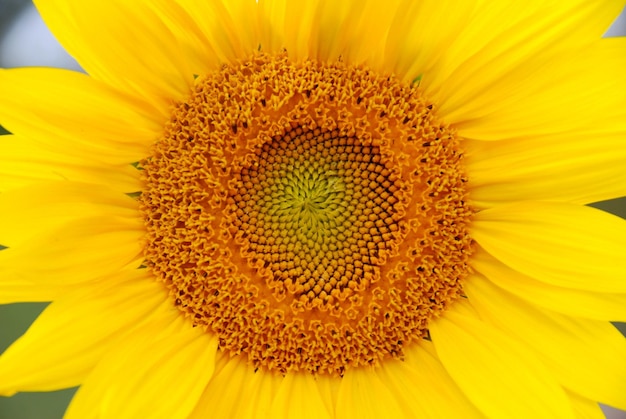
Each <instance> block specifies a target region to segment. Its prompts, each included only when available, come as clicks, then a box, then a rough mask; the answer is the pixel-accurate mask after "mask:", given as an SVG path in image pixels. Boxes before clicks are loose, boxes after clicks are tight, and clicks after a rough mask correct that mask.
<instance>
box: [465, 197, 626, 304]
mask: <svg viewBox="0 0 626 419" xmlns="http://www.w3.org/2000/svg"><path fill="white" fill-rule="evenodd" d="M471 228H472V232H471V234H472V237H474V239H476V241H477V242H478V244H480V245H481V246H482V247H483V248H484V249H485V250H487V251H488V252H489V253H490V254H491V255H492V256H494V257H495V258H497V259H498V260H500V261H501V262H503V263H505V264H506V265H508V266H510V267H511V268H513V269H515V270H516V271H518V272H521V273H523V274H525V275H528V276H531V277H532V278H534V279H536V280H539V281H542V282H546V283H548V284H551V285H556V286H562V287H567V288H576V289H583V290H589V291H596V292H615V293H626V281H624V280H623V278H624V276H625V275H626V257H624V254H626V221H624V220H623V219H621V218H619V217H616V216H614V215H611V214H608V213H605V212H602V211H600V210H597V209H594V208H590V207H583V206H577V205H571V204H565V203H551V202H520V203H515V204H511V205H502V206H498V207H495V208H491V209H488V210H485V211H481V212H479V213H478V214H476V216H475V220H474V223H473V224H472V227H471Z"/></svg>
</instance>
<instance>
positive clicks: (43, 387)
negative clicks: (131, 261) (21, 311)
mask: <svg viewBox="0 0 626 419" xmlns="http://www.w3.org/2000/svg"><path fill="white" fill-rule="evenodd" d="M153 281H154V280H153V279H152V278H151V275H150V273H148V272H146V270H145V269H134V270H127V271H122V272H119V273H116V274H115V275H113V276H112V277H110V278H102V279H101V280H100V281H99V282H94V283H90V284H87V285H85V286H83V287H81V288H79V289H77V290H76V291H74V292H68V293H66V294H64V295H62V296H60V297H59V298H58V299H56V300H55V301H54V302H53V303H51V304H50V305H49V306H48V307H47V308H46V309H45V310H44V311H43V313H42V314H41V315H40V316H39V317H38V318H37V320H35V322H34V323H33V325H32V326H31V327H30V328H29V330H28V331H27V332H26V334H24V336H22V337H21V338H20V339H18V340H17V341H16V342H15V343H13V345H12V346H11V347H9V349H7V350H6V351H5V352H4V353H3V354H2V356H0V394H2V395H5V396H6V395H11V394H12V393H14V392H16V391H51V390H58V389H62V388H67V387H73V386H77V385H80V384H81V383H82V382H83V381H84V380H85V378H86V377H87V375H88V374H89V372H90V371H91V370H92V369H93V367H94V366H95V365H96V363H97V362H99V361H100V359H101V358H102V356H103V355H104V354H105V353H106V351H107V350H108V349H109V348H110V347H111V346H113V345H115V344H116V343H118V342H120V341H123V339H124V337H125V336H127V335H128V334H129V333H132V331H133V330H134V329H135V328H136V327H137V325H138V324H141V323H142V322H143V321H144V320H145V319H146V318H149V317H150V315H151V313H152V311H154V310H155V309H156V308H157V306H158V305H159V304H162V303H163V301H165V299H166V297H167V295H166V292H165V289H164V288H161V289H159V287H156V286H155V284H154V282H153ZM44 348H45V350H44Z"/></svg>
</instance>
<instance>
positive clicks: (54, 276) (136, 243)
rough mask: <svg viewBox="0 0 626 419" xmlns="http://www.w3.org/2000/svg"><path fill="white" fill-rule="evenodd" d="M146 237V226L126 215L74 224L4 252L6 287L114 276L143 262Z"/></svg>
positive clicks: (0, 272)
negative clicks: (138, 260)
mask: <svg viewBox="0 0 626 419" xmlns="http://www.w3.org/2000/svg"><path fill="white" fill-rule="evenodd" d="M142 236H143V231H142V230H141V225H140V224H139V225H138V223H137V222H129V221H128V220H124V219H120V218H114V217H92V218H86V219H79V220H76V221H73V222H69V223H67V224H66V225H65V226H63V227H62V228H59V229H58V230H55V231H53V232H51V233H50V234H47V235H43V236H42V237H37V238H36V239H33V240H31V241H29V242H28V243H25V244H23V245H21V246H18V247H15V248H8V249H5V250H2V251H0V278H1V279H0V287H2V288H4V287H8V288H9V289H14V288H15V287H19V286H20V285H22V286H23V287H24V288H25V289H24V294H27V290H28V288H29V287H32V286H35V287H36V286H38V285H39V284H41V285H43V286H44V287H53V286H61V287H63V286H67V285H72V284H80V283H85V282H87V281H91V280H93V279H96V278H99V277H103V276H108V275H111V274H114V273H115V272H117V271H119V270H120V269H122V268H123V267H124V266H126V265H129V264H131V263H133V262H135V263H137V259H138V257H139V256H140V252H141V245H140V240H141V238H142ZM0 294H1V293H0ZM24 297H27V295H24ZM26 301H28V299H27V298H26Z"/></svg>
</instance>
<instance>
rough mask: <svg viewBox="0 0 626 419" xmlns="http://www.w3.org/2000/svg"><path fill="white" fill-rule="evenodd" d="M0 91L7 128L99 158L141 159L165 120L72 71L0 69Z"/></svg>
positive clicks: (65, 151)
mask: <svg viewBox="0 0 626 419" xmlns="http://www.w3.org/2000/svg"><path fill="white" fill-rule="evenodd" d="M89 4H92V3H89ZM93 4H95V3H93ZM106 4H108V3H106ZM0 91H2V93H3V98H2V101H1V102H0V121H1V122H2V125H3V126H5V127H6V128H7V129H8V130H9V131H11V132H12V133H14V134H17V135H20V136H26V137H30V138H32V139H33V140H35V141H37V142H39V144H41V146H42V147H45V148H47V149H49V150H51V151H53V152H57V153H63V154H68V155H71V156H78V157H83V158H87V159H90V160H95V161H100V162H107V163H113V164H130V163H132V162H135V161H138V160H140V159H142V158H144V157H145V156H146V155H148V152H149V147H150V145H151V144H152V143H153V142H154V141H155V140H156V139H157V138H158V136H159V135H160V133H161V131H162V124H163V123H164V122H165V120H166V119H165V118H166V117H165V116H164V115H159V114H155V112H154V111H150V109H146V106H147V105H145V104H141V103H139V102H137V101H136V100H133V99H130V98H129V97H127V96H124V95H122V94H121V93H119V92H116V91H114V90H112V89H111V88H109V87H107V86H106V85H104V84H103V83H100V82H97V81H96V80H94V79H93V78H90V77H88V76H86V75H85V74H82V73H76V72H72V71H66V70H58V69H43V68H19V69H11V70H0Z"/></svg>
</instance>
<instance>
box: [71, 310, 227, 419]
mask: <svg viewBox="0 0 626 419" xmlns="http://www.w3.org/2000/svg"><path fill="white" fill-rule="evenodd" d="M155 313H156V315H155V316H154V317H155V318H154V319H153V320H152V321H151V322H149V323H146V324H143V325H142V327H141V328H138V329H137V330H135V331H134V333H133V334H131V335H128V336H127V337H126V338H125V339H124V341H123V342H119V343H118V344H117V345H116V347H115V348H111V350H110V351H109V352H108V353H107V354H106V355H105V356H104V357H103V358H102V360H101V361H100V362H99V363H98V365H96V367H95V368H94V369H93V371H92V372H91V374H90V375H89V376H88V377H87V379H86V380H85V382H84V383H83V385H82V386H81V387H80V389H79V390H78V392H77V393H76V396H75V397H74V399H73V400H72V402H71V404H70V406H69V408H68V410H67V412H66V418H67V419H78V418H80V419H89V418H101V417H111V418H113V417H114V418H120V419H125V418H128V419H131V418H137V417H143V418H155V419H157V418H163V417H166V418H172V419H185V418H187V417H188V415H189V414H190V413H191V412H192V411H193V409H194V408H195V406H196V404H197V402H198V400H199V399H200V396H201V395H202V391H203V389H204V388H205V387H206V384H207V383H208V382H209V380H210V379H211V377H212V375H213V371H214V368H215V356H216V353H217V339H216V338H215V337H213V336H211V335H210V334H207V333H204V331H203V330H201V329H199V328H192V327H190V325H189V323H188V321H187V320H186V319H184V318H183V317H182V316H180V315H179V313H178V311H177V309H176V308H174V307H172V306H171V304H169V302H167V304H165V305H162V306H161V307H160V308H159V309H158V310H155ZM190 366H192V367H190ZM120 377H124V379H123V380H120ZM155 403H158V406H155Z"/></svg>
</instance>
